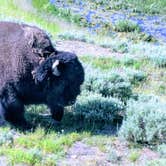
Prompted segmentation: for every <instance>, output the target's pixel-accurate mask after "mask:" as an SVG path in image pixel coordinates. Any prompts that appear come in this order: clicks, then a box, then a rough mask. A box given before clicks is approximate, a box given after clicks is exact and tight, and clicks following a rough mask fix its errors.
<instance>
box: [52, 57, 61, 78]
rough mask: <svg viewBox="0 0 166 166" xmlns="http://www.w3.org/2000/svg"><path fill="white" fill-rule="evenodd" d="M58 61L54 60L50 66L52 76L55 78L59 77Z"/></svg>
mask: <svg viewBox="0 0 166 166" xmlns="http://www.w3.org/2000/svg"><path fill="white" fill-rule="evenodd" d="M58 65H59V60H55V62H54V63H53V64H52V74H53V75H55V76H60V74H61V73H60V71H59V70H58Z"/></svg>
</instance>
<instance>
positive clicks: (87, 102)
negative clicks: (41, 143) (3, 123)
mask: <svg viewBox="0 0 166 166" xmlns="http://www.w3.org/2000/svg"><path fill="white" fill-rule="evenodd" d="M73 110H74V113H75V114H76V115H77V116H79V117H80V118H83V119H85V120H88V121H90V122H96V121H98V122H111V121H113V120H114V119H117V118H118V117H120V115H122V114H123V111H124V105H123V103H122V102H120V101H119V100H118V99H115V98H112V97H102V96H101V95H99V94H94V93H93V94H91V93H89V94H88V93H86V95H82V96H80V97H79V98H78V100H77V102H76V104H75V105H74V107H73Z"/></svg>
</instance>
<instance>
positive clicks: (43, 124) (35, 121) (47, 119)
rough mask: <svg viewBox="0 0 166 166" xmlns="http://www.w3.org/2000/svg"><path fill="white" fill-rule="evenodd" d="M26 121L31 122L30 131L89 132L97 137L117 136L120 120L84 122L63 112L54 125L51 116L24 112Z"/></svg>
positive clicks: (82, 119)
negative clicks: (58, 121) (61, 117)
mask: <svg viewBox="0 0 166 166" xmlns="http://www.w3.org/2000/svg"><path fill="white" fill-rule="evenodd" d="M25 116H26V119H27V121H28V122H31V129H30V131H31V132H32V131H35V129H36V128H38V127H40V128H42V129H44V131H45V132H46V133H47V132H50V131H55V132H62V131H63V132H65V133H71V132H78V133H80V132H90V133H91V134H95V135H96V134H97V135H117V131H118V130H119V128H120V126H121V124H122V119H120V120H119V119H118V120H117V119H116V120H114V121H113V122H110V123H109V122H104V121H101V122H99V121H90V120H85V119H84V117H80V116H77V115H75V114H73V112H69V111H65V113H64V117H63V119H62V121H61V122H60V123H55V121H54V120H53V119H52V118H51V115H45V114H36V113H33V112H26V115H25ZM19 129H20V130H23V131H28V130H27V129H25V128H24V127H23V128H20V127H19Z"/></svg>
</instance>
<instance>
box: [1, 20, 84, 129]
mask: <svg viewBox="0 0 166 166" xmlns="http://www.w3.org/2000/svg"><path fill="white" fill-rule="evenodd" d="M0 72H1V75H0V119H1V122H2V121H5V120H6V121H9V122H10V123H12V124H14V125H17V126H20V125H21V126H26V125H27V122H26V120H25V117H24V106H25V105H28V104H46V105H47V106H48V107H49V108H50V112H51V115H52V118H53V119H54V120H56V121H61V119H62V117H63V112H64V107H65V106H68V105H71V104H73V103H74V102H75V100H76V97H77V95H78V94H79V93H80V86H81V84H82V83H83V81H84V70H83V67H82V65H81V63H80V61H79V60H78V58H77V56H76V55H75V54H74V53H70V52H63V51H57V50H56V49H55V48H54V47H53V45H52V43H51V41H50V39H49V37H48V35H47V34H46V33H45V32H44V31H43V30H41V29H39V28H37V27H34V26H29V25H26V24H18V23H12V22H0Z"/></svg>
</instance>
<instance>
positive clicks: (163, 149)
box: [157, 144, 166, 157]
mask: <svg viewBox="0 0 166 166" xmlns="http://www.w3.org/2000/svg"><path fill="white" fill-rule="evenodd" d="M157 151H158V153H159V154H160V156H161V157H166V144H161V145H159V146H158V147H157Z"/></svg>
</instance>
